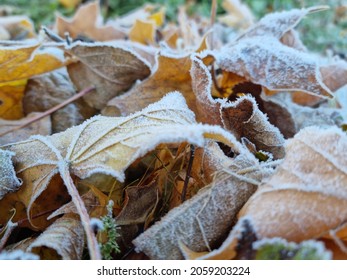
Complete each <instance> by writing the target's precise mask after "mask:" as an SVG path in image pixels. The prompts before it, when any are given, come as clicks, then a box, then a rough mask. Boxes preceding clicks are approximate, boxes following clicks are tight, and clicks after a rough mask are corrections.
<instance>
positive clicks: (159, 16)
mask: <svg viewBox="0 0 347 280" xmlns="http://www.w3.org/2000/svg"><path fill="white" fill-rule="evenodd" d="M148 19H149V20H153V21H154V22H155V24H156V26H158V27H160V26H162V25H163V24H164V21H165V9H164V8H162V9H160V10H159V11H158V12H156V13H154V14H152V15H150V16H149V17H148Z"/></svg>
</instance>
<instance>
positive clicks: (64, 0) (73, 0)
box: [59, 0, 81, 9]
mask: <svg viewBox="0 0 347 280" xmlns="http://www.w3.org/2000/svg"><path fill="white" fill-rule="evenodd" d="M59 3H60V4H61V5H63V6H64V7H65V8H67V9H75V8H76V7H77V6H78V5H79V4H80V3H81V0H59Z"/></svg>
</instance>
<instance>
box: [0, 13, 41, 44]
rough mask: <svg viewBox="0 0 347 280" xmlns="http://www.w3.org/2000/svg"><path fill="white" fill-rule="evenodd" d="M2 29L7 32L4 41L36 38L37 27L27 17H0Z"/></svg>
mask: <svg viewBox="0 0 347 280" xmlns="http://www.w3.org/2000/svg"><path fill="white" fill-rule="evenodd" d="M0 27H1V28H3V29H4V30H5V31H6V33H7V34H6V35H7V36H6V35H5V34H4V35H5V36H4V35H3V36H4V37H3V38H2V40H16V41H18V40H24V39H28V38H33V37H35V36H36V35H35V27H34V23H33V22H32V20H31V19H30V18H29V17H27V16H6V17H0Z"/></svg>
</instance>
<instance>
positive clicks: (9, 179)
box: [0, 149, 21, 199]
mask: <svg viewBox="0 0 347 280" xmlns="http://www.w3.org/2000/svg"><path fill="white" fill-rule="evenodd" d="M13 155H14V154H13V153H11V152H9V151H4V150H1V149H0V199H2V198H3V197H4V195H5V194H6V193H8V192H14V191H16V190H17V189H18V188H19V186H20V185H21V181H20V180H18V178H17V177H16V172H15V171H14V167H13V164H12V160H11V158H12V156H13Z"/></svg>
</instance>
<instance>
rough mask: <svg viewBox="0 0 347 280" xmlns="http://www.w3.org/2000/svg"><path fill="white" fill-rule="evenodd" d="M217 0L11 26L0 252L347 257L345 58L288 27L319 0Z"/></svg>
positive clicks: (11, 255) (3, 111)
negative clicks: (262, 2) (174, 11)
mask: <svg viewBox="0 0 347 280" xmlns="http://www.w3.org/2000/svg"><path fill="white" fill-rule="evenodd" d="M223 7H224V9H225V11H226V14H225V15H224V16H217V19H216V20H217V21H218V23H215V24H211V20H210V19H207V18H204V17H202V16H195V17H192V16H190V15H189V14H188V13H187V7H184V6H183V7H180V8H179V9H178V15H177V22H178V23H177V24H175V23H171V22H168V21H165V11H164V9H162V8H160V7H159V8H158V7H157V6H151V5H147V6H144V7H142V8H141V9H139V10H137V11H134V12H132V13H130V14H128V15H126V16H122V17H117V18H115V19H114V20H109V21H107V22H103V19H102V17H101V13H100V4H99V3H98V2H91V3H89V4H85V5H81V6H80V7H79V8H78V9H77V11H76V13H75V15H74V17H73V18H72V19H66V18H63V17H62V16H59V15H58V16H57V17H56V23H55V26H54V29H53V30H50V29H48V28H46V29H45V35H44V34H43V33H40V34H39V35H36V34H35V33H34V31H33V30H32V29H30V25H27V26H29V27H28V28H29V29H30V32H31V33H30V36H29V35H28V37H27V38H24V39H23V40H22V41H13V40H11V38H10V37H9V36H7V35H6V34H7V33H6V34H5V33H4V34H5V35H6V36H7V37H6V38H5V39H6V41H2V43H1V46H0V53H1V58H2V60H3V61H2V64H1V65H2V68H1V70H2V71H3V72H4V73H3V75H2V79H1V84H0V100H1V103H0V117H2V118H3V119H1V120H0V131H2V136H1V139H0V141H1V144H2V145H3V146H1V150H0V159H1V163H2V164H1V166H2V168H1V170H0V208H1V215H0V237H1V239H0V251H1V252H0V257H1V258H8V259H17V258H18V259H26V258H40V259H56V258H58V259H81V258H82V257H83V258H85V256H83V252H84V251H85V250H84V249H85V248H88V256H87V257H88V258H91V259H101V258H104V259H120V258H127V257H128V258H132V257H135V255H136V254H138V253H142V254H143V253H144V254H145V255H146V257H147V258H151V259H264V258H265V259H331V258H344V256H346V254H345V253H346V252H347V247H346V243H345V233H344V232H345V228H346V226H345V224H346V219H347V213H346V211H345V209H346V203H347V202H346V199H347V195H346V194H345V192H346V190H345V186H346V185H347V184H346V182H345V181H346V180H345V179H346V178H347V177H346V174H347V169H346V168H347V162H346V157H345V156H344V153H345V151H346V150H347V147H346V145H347V138H346V132H345V130H346V129H345V127H346V125H347V119H346V113H345V112H344V110H345V109H346V108H345V104H344V103H343V100H344V99H343V96H344V95H346V90H345V89H346V84H347V80H346V77H347V76H346V69H347V66H346V65H347V64H346V62H345V61H343V60H341V59H337V58H334V59H333V60H331V59H330V60H329V59H326V58H324V57H319V56H318V55H317V54H312V53H310V52H309V50H307V48H306V47H305V46H304V45H303V43H302V42H301V40H300V36H299V34H298V33H297V32H296V31H295V30H294V28H295V27H296V25H297V24H298V23H299V22H300V21H301V20H304V17H305V16H309V14H311V13H313V12H321V13H322V12H324V10H325V9H326V7H323V6H317V7H311V8H307V9H301V10H299V9H294V10H290V11H284V12H275V13H272V14H269V15H267V16H265V17H264V18H263V19H261V20H260V21H259V22H258V23H254V18H253V16H252V13H251V12H250V10H249V9H248V7H247V6H246V5H244V4H242V3H241V2H240V1H230V0H225V1H223ZM234 11H239V13H238V16H237V17H235V15H233V13H234ZM86 18H89V19H90V20H85V19H86ZM212 18H213V16H212ZM25 20H26V21H28V19H25ZM13 24H20V23H19V22H14V23H13ZM6 26H7V25H6ZM6 26H5V28H7V27H6ZM187 26H188V27H189V28H187ZM211 27H213V28H215V30H217V29H218V30H219V31H218V32H215V33H213V32H212V33H213V35H211V32H210V31H208V29H209V28H211ZM21 28H22V27H21ZM29 29H28V30H29ZM222 30H224V31H223V32H222ZM5 31H6V30H5ZM6 32H8V31H6ZM55 32H56V33H57V34H55ZM227 33H229V34H231V33H232V34H235V35H234V36H229V35H228V36H226V34H227ZM62 38H65V39H62ZM86 89H88V90H86ZM76 91H80V93H78V94H77V96H76V98H77V97H78V98H79V97H81V96H82V93H83V94H85V95H84V96H83V97H82V98H81V99H78V100H77V101H76V100H75V99H76V98H75V99H73V97H74V96H75V95H76ZM89 91H91V92H90V93H89ZM336 91H338V95H336V96H335V92H336ZM84 92H85V93H84ZM341 96H342V97H341ZM70 99H71V100H73V101H70ZM66 100H68V101H66ZM64 102H66V103H64ZM70 102H73V103H70ZM63 103H64V104H65V105H66V106H65V107H64V108H63V109H60V110H59V111H57V112H55V113H53V114H52V115H51V114H50V113H49V112H51V111H50V110H51V109H52V107H53V108H55V107H56V106H59V104H63ZM69 103H70V104H69ZM22 108H24V110H22ZM42 111H44V112H48V113H47V114H46V115H45V113H37V112H42ZM32 114H34V115H35V114H43V115H45V116H46V117H45V119H41V120H40V121H39V122H38V121H34V120H36V118H35V117H34V118H33V117H32ZM51 124H52V129H53V132H59V133H54V134H52V130H51ZM11 127H12V128H11ZM16 127H17V129H13V128H16ZM9 128H10V129H9ZM10 131H11V132H10ZM37 151H39V152H37ZM105 217H107V226H105V225H104V226H102V225H101V223H103V222H102V221H106V220H105V219H106V218H105ZM24 230H26V231H29V234H28V232H27V233H26V236H27V237H28V238H26V239H18V238H17V239H16V238H14V236H21V235H20V234H19V235H18V234H17V235H15V234H14V232H17V233H18V232H19V233H20V232H21V231H24ZM105 248H106V249H105ZM129 251H134V253H132V254H130V255H128V252H129ZM139 256H140V255H139ZM135 258H136V257H135Z"/></svg>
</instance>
